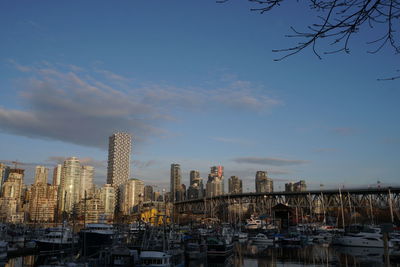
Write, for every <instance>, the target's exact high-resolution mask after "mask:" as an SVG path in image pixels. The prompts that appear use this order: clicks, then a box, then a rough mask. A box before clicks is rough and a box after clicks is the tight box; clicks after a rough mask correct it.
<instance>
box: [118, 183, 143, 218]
mask: <svg viewBox="0 0 400 267" xmlns="http://www.w3.org/2000/svg"><path fill="white" fill-rule="evenodd" d="M121 189H122V190H121V203H120V207H121V211H122V212H123V214H124V215H129V214H131V213H132V210H133V208H134V207H135V206H137V205H139V204H140V203H142V202H143V196H144V183H143V181H141V180H139V179H135V178H133V179H129V180H128V181H127V182H126V183H125V184H124V185H123V186H121Z"/></svg>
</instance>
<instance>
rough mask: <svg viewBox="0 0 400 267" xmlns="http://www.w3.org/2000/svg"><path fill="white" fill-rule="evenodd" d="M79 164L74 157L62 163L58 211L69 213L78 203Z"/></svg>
mask: <svg viewBox="0 0 400 267" xmlns="http://www.w3.org/2000/svg"><path fill="white" fill-rule="evenodd" d="M81 169H82V167H81V164H80V162H79V160H78V159H77V158H76V157H71V158H68V159H66V160H65V161H64V165H63V168H62V170H63V173H62V179H61V185H60V197H59V199H60V203H59V207H60V211H66V212H71V211H72V209H73V208H74V205H75V204H77V203H78V202H79V197H80V185H81Z"/></svg>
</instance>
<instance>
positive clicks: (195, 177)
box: [186, 170, 204, 199]
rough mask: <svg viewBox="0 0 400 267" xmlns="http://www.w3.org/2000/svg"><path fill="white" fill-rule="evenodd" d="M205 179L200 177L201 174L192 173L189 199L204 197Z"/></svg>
mask: <svg viewBox="0 0 400 267" xmlns="http://www.w3.org/2000/svg"><path fill="white" fill-rule="evenodd" d="M203 191H204V186H203V179H202V178H201V177H200V172H199V171H196V170H192V171H190V186H189V188H188V189H187V193H186V195H187V198H188V199H196V198H201V197H203Z"/></svg>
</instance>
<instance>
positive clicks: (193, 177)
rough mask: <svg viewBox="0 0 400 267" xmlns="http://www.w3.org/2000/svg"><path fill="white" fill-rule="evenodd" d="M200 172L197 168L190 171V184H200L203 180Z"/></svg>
mask: <svg viewBox="0 0 400 267" xmlns="http://www.w3.org/2000/svg"><path fill="white" fill-rule="evenodd" d="M201 180H202V179H201V177H200V172H199V171H196V170H192V171H190V185H193V184H195V183H197V184H200V182H201Z"/></svg>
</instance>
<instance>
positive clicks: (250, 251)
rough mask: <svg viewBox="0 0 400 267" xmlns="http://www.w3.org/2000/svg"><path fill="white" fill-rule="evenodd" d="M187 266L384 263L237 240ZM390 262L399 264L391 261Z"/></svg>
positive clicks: (362, 255) (360, 252)
mask: <svg viewBox="0 0 400 267" xmlns="http://www.w3.org/2000/svg"><path fill="white" fill-rule="evenodd" d="M36 259H37V257H36V256H25V257H18V258H13V259H9V260H8V261H7V262H4V263H3V264H2V265H0V266H5V267H34V266H36V265H35V261H36ZM187 265H188V266H193V267H194V266H196V267H197V266H200V267H215V266H246V267H252V266H265V267H266V266H268V267H269V266H285V267H297V266H315V267H319V266H360V267H363V266H368V267H375V266H384V263H383V249H380V248H362V247H328V246H324V245H309V246H303V247H295V246H293V247H278V246H274V247H261V246H254V245H251V244H250V243H236V244H235V252H234V254H233V255H232V256H231V257H230V258H227V259H220V260H214V261H208V262H189V263H187ZM391 266H400V264H399V263H397V264H396V263H392V264H391Z"/></svg>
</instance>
